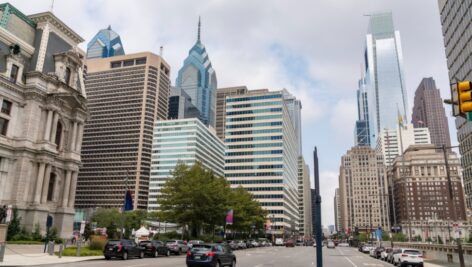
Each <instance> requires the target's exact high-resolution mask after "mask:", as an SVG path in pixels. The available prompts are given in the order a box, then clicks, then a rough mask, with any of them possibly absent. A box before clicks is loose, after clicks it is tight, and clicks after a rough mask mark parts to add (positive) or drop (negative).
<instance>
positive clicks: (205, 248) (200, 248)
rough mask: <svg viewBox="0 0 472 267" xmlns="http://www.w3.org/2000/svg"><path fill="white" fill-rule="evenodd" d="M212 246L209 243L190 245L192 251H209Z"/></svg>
mask: <svg viewBox="0 0 472 267" xmlns="http://www.w3.org/2000/svg"><path fill="white" fill-rule="evenodd" d="M212 248H213V246H210V245H201V244H198V245H194V246H193V247H192V251H210V250H211V249H212Z"/></svg>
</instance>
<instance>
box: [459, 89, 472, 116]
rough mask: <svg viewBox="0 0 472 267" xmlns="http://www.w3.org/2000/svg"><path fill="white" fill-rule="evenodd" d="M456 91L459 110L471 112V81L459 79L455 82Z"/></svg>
mask: <svg viewBox="0 0 472 267" xmlns="http://www.w3.org/2000/svg"><path fill="white" fill-rule="evenodd" d="M457 93H458V94H459V112H460V113H463V114H465V113H467V112H472V83H471V82H470V81H461V82H458V83H457Z"/></svg>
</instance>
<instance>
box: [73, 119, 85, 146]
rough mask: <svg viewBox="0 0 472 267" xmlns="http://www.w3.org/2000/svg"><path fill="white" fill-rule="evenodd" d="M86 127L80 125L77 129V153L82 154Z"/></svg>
mask: <svg viewBox="0 0 472 267" xmlns="http://www.w3.org/2000/svg"><path fill="white" fill-rule="evenodd" d="M83 130H84V125H83V124H82V123H79V125H78V127H77V137H76V144H75V151H77V152H80V148H81V147H82V136H83Z"/></svg>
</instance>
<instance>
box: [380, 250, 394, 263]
mask: <svg viewBox="0 0 472 267" xmlns="http://www.w3.org/2000/svg"><path fill="white" fill-rule="evenodd" d="M392 250H393V249H392V248H386V249H384V251H382V252H381V253H380V259H381V260H383V261H387V257H388V254H389V253H390V252H392Z"/></svg>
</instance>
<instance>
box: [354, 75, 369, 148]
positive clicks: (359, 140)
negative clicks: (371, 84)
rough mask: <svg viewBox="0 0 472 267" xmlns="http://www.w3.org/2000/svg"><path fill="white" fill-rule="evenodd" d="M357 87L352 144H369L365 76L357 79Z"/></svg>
mask: <svg viewBox="0 0 472 267" xmlns="http://www.w3.org/2000/svg"><path fill="white" fill-rule="evenodd" d="M358 87H359V88H358V89H357V121H356V125H355V130H354V144H355V145H356V146H370V133H369V109H368V103H367V91H366V84H365V77H362V78H361V79H360V80H359V83H358Z"/></svg>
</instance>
